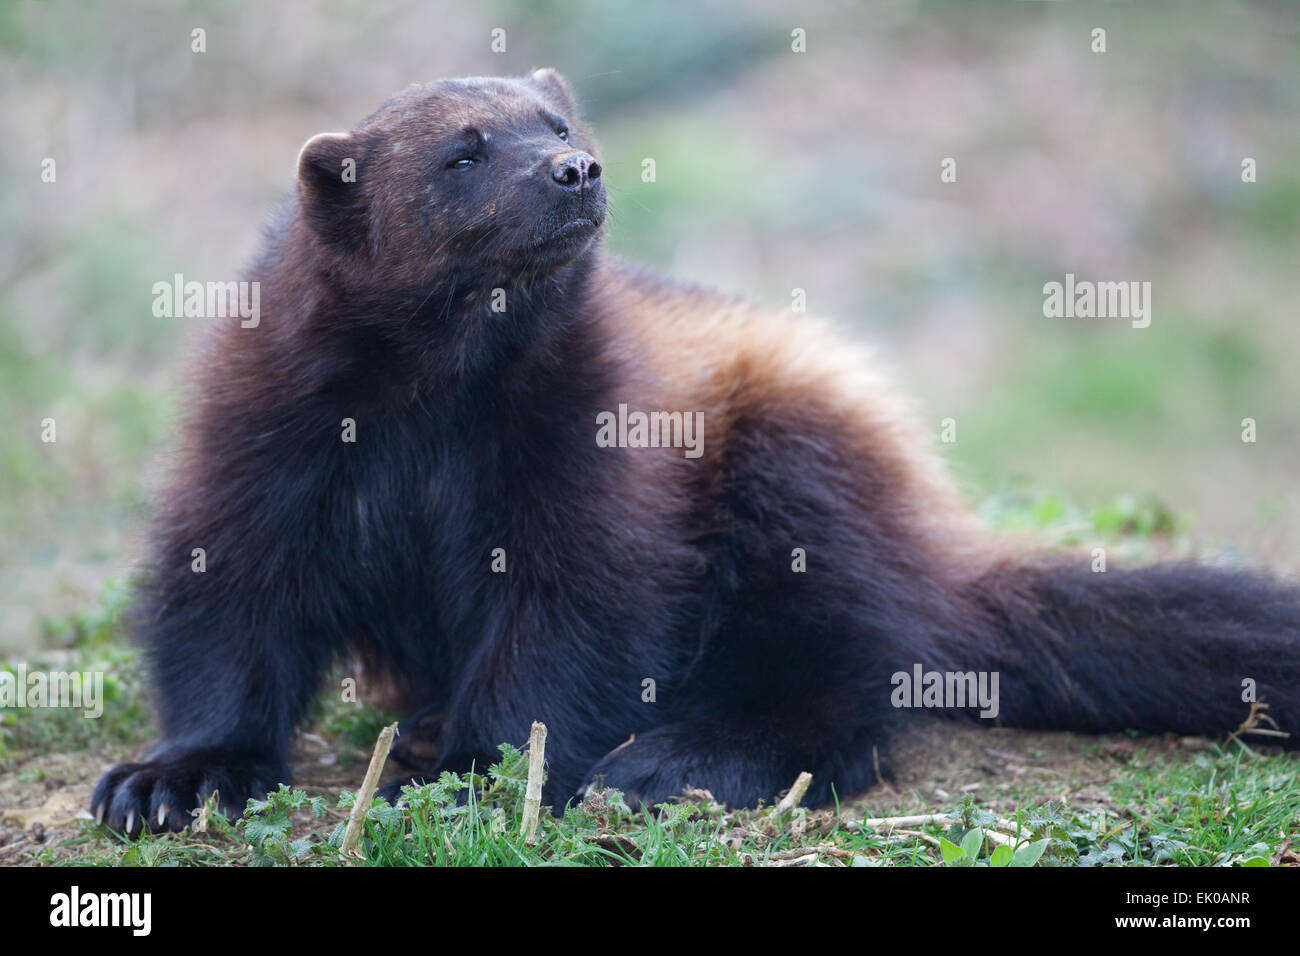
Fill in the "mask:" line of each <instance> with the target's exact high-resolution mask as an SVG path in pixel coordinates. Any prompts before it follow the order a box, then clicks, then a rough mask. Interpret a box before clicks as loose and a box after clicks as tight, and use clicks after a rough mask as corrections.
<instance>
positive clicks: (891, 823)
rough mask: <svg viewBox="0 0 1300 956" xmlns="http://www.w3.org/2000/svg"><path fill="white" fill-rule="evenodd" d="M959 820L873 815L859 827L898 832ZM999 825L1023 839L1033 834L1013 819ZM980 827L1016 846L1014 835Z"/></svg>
mask: <svg viewBox="0 0 1300 956" xmlns="http://www.w3.org/2000/svg"><path fill="white" fill-rule="evenodd" d="M959 822H961V821H960V820H958V819H957V818H956V817H950V816H948V815H947V814H946V813H919V814H915V815H913V816H907V817H873V818H872V819H869V820H863V821H862V822H861V823H859V824H858V827H859V828H862V827H870V828H871V829H873V830H875V829H878V828H880V827H889V828H890V829H891V830H894V832H896V833H897V832H901V831H899V830H898V828H899V827H916V826H927V825H933V826H947V825H948V824H952V823H959ZM998 826H1000V827H1002V829H1004V830H1010V831H1011V832H1012V833H1017V834H1020V835H1021V839H1028V838H1029V836H1030V835H1031V834H1027V833H1026V832H1025V831H1024V830H1022V829H1020V828H1019V827H1017V826H1016V824H1015V823H1014V822H1012V821H1011V820H999V821H998ZM980 829H982V830H983V831H984V832H985V833H986V834H988V838H989V839H990V840H992V841H993V842H994V843H1007V844H1009V845H1012V846H1014V845H1015V843H1016V839H1015V838H1014V837H1008V836H1005V835H1004V834H1001V833H998V832H997V831H996V830H991V829H989V828H988V827H980Z"/></svg>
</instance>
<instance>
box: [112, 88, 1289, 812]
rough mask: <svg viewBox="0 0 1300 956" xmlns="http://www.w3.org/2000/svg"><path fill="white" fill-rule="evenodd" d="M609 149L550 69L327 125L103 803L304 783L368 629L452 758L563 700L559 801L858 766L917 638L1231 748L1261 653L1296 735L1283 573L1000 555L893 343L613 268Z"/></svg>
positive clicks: (229, 348)
mask: <svg viewBox="0 0 1300 956" xmlns="http://www.w3.org/2000/svg"><path fill="white" fill-rule="evenodd" d="M561 128H564V129H567V140H566V139H562V138H561V136H560V130H561ZM595 152H596V148H595V146H594V144H593V142H592V140H591V137H590V133H589V131H587V130H586V129H585V128H584V127H583V126H582V125H581V124H580V122H579V120H578V117H577V115H576V107H575V105H574V102H573V98H572V96H571V94H570V93H569V91H568V89H567V87H566V86H565V85H564V83H563V81H562V80H561V79H560V78H559V77H558V76H557V75H556V74H554V73H553V72H551V71H539V72H538V73H536V74H534V75H533V76H531V77H528V78H525V79H500V80H499V79H473V80H455V81H444V82H440V83H434V84H431V85H429V86H424V87H413V88H412V89H410V90H407V91H406V92H405V93H403V94H401V95H400V96H398V97H396V98H394V99H393V100H390V101H389V102H388V103H386V104H385V105H384V106H382V107H381V108H380V109H379V110H378V111H377V112H376V113H375V114H374V115H372V116H371V117H369V118H368V119H367V120H365V121H364V122H363V123H362V124H360V125H359V126H358V127H357V128H356V129H355V130H353V131H351V132H350V133H345V134H327V135H324V136H320V137H316V138H314V139H312V140H311V141H309V142H308V144H307V145H306V146H305V147H304V149H303V152H302V155H301V157H300V159H299V180H298V191H297V196H296V198H295V200H294V201H293V202H292V203H291V204H289V206H288V207H287V208H286V210H285V211H284V213H283V215H282V217H281V218H280V220H279V221H278V222H277V224H276V225H275V226H274V227H273V229H272V230H271V234H270V237H269V241H268V244H267V247H266V251H265V253H264V254H263V256H262V257H261V259H260V260H259V262H258V263H257V264H256V266H255V267H254V269H253V271H252V274H251V276H250V278H253V279H257V280H259V281H261V283H262V302H263V303H264V306H263V310H264V315H263V318H262V321H261V324H260V326H259V327H258V328H257V329H242V328H239V327H238V325H237V323H234V322H232V323H230V324H228V325H226V326H223V327H221V328H219V329H218V330H217V331H216V332H215V333H214V335H213V336H212V337H211V340H210V343H209V347H208V349H207V352H206V354H205V357H204V359H203V361H202V362H201V363H200V364H199V366H198V371H197V375H196V380H195V387H194V394H193V398H192V404H191V413H190V417H189V421H188V425H187V427H186V430H185V437H184V442H183V445H182V450H181V454H180V460H179V462H178V465H177V468H176V472H175V480H174V482H173V483H172V485H171V487H170V491H169V492H168V493H167V494H166V495H165V496H164V498H163V500H162V502H161V504H160V508H159V515H158V519H157V524H156V528H155V534H154V539H153V541H154V543H153V551H152V558H151V562H150V565H149V575H148V578H147V581H146V582H145V587H144V590H143V593H142V596H141V603H140V614H139V629H140V632H141V636H142V638H143V639H144V641H145V642H146V644H147V646H148V648H149V659H150V663H151V666H152V669H153V674H154V687H155V691H156V694H157V699H158V705H159V715H160V719H161V723H162V728H163V734H164V737H163V740H162V742H161V743H160V744H159V745H158V747H157V748H156V749H155V750H154V751H153V752H152V753H151V754H150V755H149V756H148V758H147V759H146V760H145V761H144V762H142V763H136V764H126V765H123V766H120V767H117V768H115V769H114V770H112V771H110V772H109V773H108V774H107V775H106V776H105V777H104V779H103V780H102V781H101V782H100V785H99V787H98V788H97V789H96V792H95V796H94V804H95V807H96V810H97V812H98V813H99V814H100V815H101V817H102V818H103V819H105V820H107V822H108V823H109V824H110V825H112V826H114V827H118V828H126V829H138V828H139V826H140V825H141V823H142V821H146V820H147V821H150V822H151V824H159V823H160V824H161V825H163V826H170V827H178V826H182V825H184V824H185V822H186V821H187V816H186V811H187V810H189V809H190V808H192V807H193V806H194V805H195V803H196V799H197V794H200V793H207V792H209V791H211V790H213V789H219V790H220V792H221V797H222V800H223V802H224V803H225V804H226V805H227V806H229V807H231V808H234V809H238V808H239V807H241V806H242V804H243V801H244V799H245V798H247V797H248V796H250V795H253V794H257V793H261V792H263V791H264V790H265V789H266V788H267V787H271V786H274V785H275V784H276V783H277V782H279V781H283V780H286V779H287V777H288V773H287V758H288V751H289V746H290V742H291V739H292V733H293V730H294V728H295V726H296V725H297V724H298V722H299V721H300V719H301V718H302V715H303V713H304V711H305V709H306V707H307V705H308V702H309V701H310V700H311V698H312V696H313V695H314V694H315V693H316V691H317V690H318V687H319V681H320V678H321V675H322V674H323V673H324V671H325V669H326V667H327V666H328V665H329V664H330V662H331V661H332V660H334V659H336V658H337V657H338V656H339V655H343V654H348V653H356V652H360V653H362V654H364V655H366V656H367V657H368V658H369V659H371V660H373V661H375V662H376V663H377V664H378V665H380V666H382V667H384V668H386V669H387V670H388V671H389V672H390V673H391V675H392V677H393V679H394V680H395V681H396V682H397V684H398V686H399V687H400V689H401V691H402V693H403V695H404V697H405V698H406V699H407V701H408V703H409V706H410V708H411V710H412V711H414V712H418V717H419V719H418V720H417V721H416V722H415V723H416V724H419V725H421V726H422V727H424V729H426V730H427V729H428V727H429V725H433V726H434V727H435V728H436V729H437V732H438V740H437V746H436V750H437V752H438V753H439V754H440V757H439V760H438V762H437V764H436V765H435V766H430V767H428V768H427V772H428V773H430V774H432V773H434V772H436V771H437V770H439V769H442V768H448V769H457V770H463V769H466V768H467V767H468V766H469V764H470V763H471V762H473V761H477V762H478V764H479V765H480V766H482V765H483V764H485V763H486V762H489V761H491V760H492V758H493V755H494V753H495V749H496V746H497V745H498V744H499V743H501V742H503V741H511V742H515V743H521V742H522V741H524V740H525V739H526V738H527V734H528V726H529V724H530V723H531V722H532V721H533V720H542V721H545V722H546V723H547V725H548V726H549V728H550V739H549V743H548V748H547V756H548V758H549V781H548V789H547V794H546V795H547V799H548V801H549V802H551V803H553V804H554V805H556V806H559V805H562V804H563V803H564V802H565V801H566V800H568V799H569V798H571V797H572V796H573V795H574V794H575V793H576V792H578V791H579V790H580V788H581V787H582V786H583V785H584V784H585V783H587V782H588V781H590V780H591V779H593V778H594V777H603V778H604V779H605V781H606V782H607V783H608V784H610V785H613V786H617V787H619V788H621V789H623V790H624V791H626V792H627V794H628V795H629V797H630V798H631V799H632V800H634V801H637V800H642V801H646V802H654V801H659V800H662V799H664V798H666V797H668V796H670V795H672V794H674V793H677V792H679V791H681V790H682V789H683V788H684V787H686V786H694V787H704V788H708V789H709V790H711V791H712V792H713V793H714V794H715V795H716V796H717V797H718V798H719V799H721V800H724V801H726V802H728V803H732V804H753V803H755V802H756V801H759V800H765V799H770V798H771V797H772V796H773V795H774V794H776V793H777V791H779V790H780V789H782V788H783V787H786V786H788V785H789V784H790V782H791V781H793V780H794V778H795V776H796V775H797V774H798V773H799V772H800V771H803V770H808V771H812V773H813V777H814V783H813V789H812V791H811V795H810V798H809V799H810V802H813V803H824V802H827V801H829V800H830V799H831V798H832V795H833V793H834V792H835V791H838V792H840V793H851V792H853V791H856V790H860V789H862V788H863V787H865V786H866V785H867V784H869V783H870V782H871V780H872V779H873V757H872V752H873V747H874V746H875V745H877V744H883V743H884V742H885V738H886V736H887V731H888V729H889V727H890V726H891V724H892V722H893V720H894V719H895V718H896V716H897V715H898V713H899V711H897V710H896V709H895V708H893V707H892V706H891V703H890V696H891V690H892V686H891V675H893V674H894V673H895V672H897V671H908V670H910V669H911V667H912V665H913V664H914V663H920V664H922V665H923V666H924V667H925V668H926V669H934V670H956V671H971V670H989V671H998V672H999V673H1000V674H1001V675H1002V683H1001V697H1002V719H1003V720H1005V721H1006V722H1008V723H1013V724H1020V725H1024V726H1034V727H1071V728H1075V729H1079V730H1089V731H1100V730H1120V729H1124V728H1127V727H1134V728H1137V729H1141V730H1165V729H1173V730H1177V731H1181V732H1189V733H1204V734H1218V733H1222V732H1225V731H1229V730H1231V729H1233V728H1235V727H1236V726H1237V725H1238V724H1239V723H1240V721H1241V720H1242V718H1243V717H1244V716H1245V714H1246V711H1247V707H1246V705H1245V704H1243V703H1242V700H1241V681H1242V679H1243V678H1245V677H1250V678H1254V679H1255V680H1257V681H1258V682H1259V685H1260V688H1261V693H1262V694H1263V695H1264V696H1266V697H1268V698H1269V700H1270V702H1271V703H1272V704H1273V707H1274V709H1273V711H1272V713H1273V716H1275V717H1276V718H1277V719H1278V720H1279V722H1280V723H1281V724H1282V725H1283V726H1284V728H1286V729H1291V730H1295V729H1298V728H1300V691H1298V690H1297V688H1298V687H1300V658H1298V655H1297V650H1298V649H1300V637H1298V635H1300V597H1297V593H1296V591H1295V590H1294V589H1292V588H1290V587H1287V586H1284V585H1281V584H1277V583H1274V582H1273V581H1271V580H1269V579H1268V578H1266V577H1261V576H1256V575H1253V574H1250V573H1247V572H1245V571H1225V570H1212V569H1206V568H1200V567H1195V566H1183V565H1180V566H1169V567H1157V568H1149V569H1142V570H1137V571H1132V572H1113V571H1112V572H1108V573H1106V574H1092V573H1091V572H1090V570H1089V567H1088V564H1087V562H1086V561H1085V560H1074V559H1036V560H1030V559H1026V558H1021V557H1019V556H1017V555H1016V553H1014V552H1012V551H1011V550H1009V549H1008V548H1007V546H1005V545H1004V544H999V543H994V542H992V541H991V540H989V539H988V538H987V537H986V536H985V535H984V534H983V533H982V532H981V531H980V530H979V529H978V528H977V527H976V526H975V525H974V523H973V521H972V519H971V518H970V517H969V515H968V514H967V512H966V510H965V508H964V507H963V505H962V503H961V502H960V500H959V499H958V497H957V496H956V495H955V494H954V492H953V491H952V489H951V488H950V487H949V485H948V483H947V482H946V480H945V479H944V477H943V475H942V473H941V471H940V469H939V468H938V467H937V465H936V463H935V461H934V460H933V458H932V457H931V454H930V451H929V449H928V441H927V440H926V439H925V438H924V435H923V433H922V432H921V431H920V430H918V429H916V428H915V427H914V426H913V424H912V419H911V416H910V413H909V412H908V409H907V408H906V406H905V405H904V404H903V403H902V402H901V401H900V400H899V399H898V398H897V396H896V395H895V393H894V392H893V391H892V390H891V389H890V387H889V386H888V384H887V382H886V381H885V380H884V379H883V378H882V377H881V376H880V375H879V373H878V372H876V371H875V370H874V367H873V364H872V361H871V359H870V357H869V356H867V355H865V354H863V353H861V352H859V351H856V350H853V349H851V348H847V347H846V346H845V345H844V343H843V342H842V341H840V340H839V339H837V338H836V337H834V336H833V335H832V334H831V333H830V332H828V331H827V330H825V329H823V328H822V327H820V326H818V325H816V324H814V323H812V322H811V321H809V320H805V319H803V318H802V317H801V318H799V319H798V320H795V319H792V318H790V317H788V316H776V315H767V314H764V313H761V312H758V311H756V310H754V309H751V308H750V307H748V306H747V305H745V304H744V303H742V302H739V301H736V300H732V299H728V298H725V297H722V296H719V295H717V294H715V293H712V292H709V291H705V290H701V289H696V288H689V287H685V286H681V285H678V284H675V283H671V282H669V281H667V280H664V279H661V278H658V277H656V276H653V275H650V274H648V273H644V272H640V271H637V270H635V269H631V268H628V267H626V266H623V265H619V264H616V263H613V262H611V261H609V260H608V259H607V258H605V257H604V256H603V255H602V253H601V252H600V250H599V247H598V243H597V241H596V236H597V234H598V232H599V229H600V226H601V223H602V222H603V219H604V209H605V198H604V189H603V180H602V179H601V176H600V172H601V171H600V169H599V165H598V163H597V162H596V160H595V159H594V154H595ZM458 158H470V159H472V160H473V162H471V163H470V164H469V165H468V166H463V168H458V167H457V166H456V165H455V163H456V161H457V159H458ZM349 159H352V160H355V162H356V167H357V181H356V182H355V183H348V182H344V181H343V180H342V179H341V178H340V176H339V172H340V169H341V168H342V166H343V164H344V163H345V161H346V160H349ZM566 224H571V225H568V226H566ZM557 230H558V231H557ZM498 289H499V290H504V295H505V298H506V302H507V309H506V311H504V312H494V311H492V309H491V308H490V306H491V303H492V301H493V296H494V290H498ZM620 404H626V405H628V406H630V408H632V409H641V410H646V411H651V410H664V411H681V412H686V413H691V412H696V411H698V412H702V413H703V416H704V423H705V431H704V441H703V454H702V456H701V457H699V458H694V459H693V458H687V457H684V455H683V453H682V450H681V449H679V448H602V447H597V444H596V441H595V433H596V416H597V414H598V413H600V412H602V411H613V410H616V409H617V408H618V406H619V405H620ZM344 419H353V420H355V422H356V430H357V441H356V442H355V443H353V444H349V443H345V442H342V441H341V440H340V430H341V423H342V421H343V420H344ZM196 547H203V548H205V549H206V550H207V555H208V558H207V561H208V564H207V570H206V571H205V572H204V573H202V574H195V573H193V572H192V570H191V567H190V555H191V550H192V549H193V548H196ZM497 548H502V549H504V551H505V555H506V561H507V570H506V571H505V573H494V572H493V571H492V570H491V564H492V554H493V551H494V549H497ZM795 549H803V550H804V551H805V552H806V555H807V570H806V571H803V572H799V571H795V570H794V569H793V567H792V562H793V557H792V553H793V552H794V550H795ZM647 678H648V679H652V680H654V681H655V682H656V685H657V694H656V698H657V699H656V700H655V701H654V702H647V701H645V700H643V699H642V686H643V684H642V682H643V680H645V679H647ZM968 711H969V708H968V709H967V712H962V713H960V714H957V716H969V713H968ZM633 735H635V738H634V739H633V740H632V742H631V743H630V744H628V745H627V746H620V745H622V744H624V742H625V741H628V740H629V738H632V737H633Z"/></svg>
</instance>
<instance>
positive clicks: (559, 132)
mask: <svg viewBox="0 0 1300 956" xmlns="http://www.w3.org/2000/svg"><path fill="white" fill-rule="evenodd" d="M555 135H556V136H558V137H560V139H562V140H564V141H565V142H566V143H567V142H568V141H569V131H568V130H567V129H565V128H564V127H563V126H561V127H560V128H559V129H557V130H556V131H555Z"/></svg>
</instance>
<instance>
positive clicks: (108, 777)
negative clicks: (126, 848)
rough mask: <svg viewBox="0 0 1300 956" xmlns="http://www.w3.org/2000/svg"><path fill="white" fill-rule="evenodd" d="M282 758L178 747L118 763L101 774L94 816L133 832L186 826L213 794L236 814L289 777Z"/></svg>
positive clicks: (93, 801) (121, 830)
mask: <svg viewBox="0 0 1300 956" xmlns="http://www.w3.org/2000/svg"><path fill="white" fill-rule="evenodd" d="M288 780H289V768H288V767H287V766H285V765H284V764H283V763H281V762H279V761H274V760H267V759H265V758H261V757H256V756H252V755H247V754H238V753H233V752H230V751H225V750H178V751H174V752H172V753H162V754H159V755H158V756H157V757H155V758H154V759H152V760H147V761H145V762H143V763H124V764H118V765H117V766H116V767H114V768H113V769H112V770H110V771H108V773H106V774H104V776H103V777H101V778H100V780H99V783H98V784H97V785H96V786H95V793H94V795H93V796H92V797H91V798H90V812H91V813H93V814H94V815H95V821H96V822H97V823H101V824H103V825H105V826H107V827H108V828H109V829H111V830H116V831H118V832H119V833H124V834H126V835H127V836H135V835H137V834H139V833H141V832H143V830H144V828H145V827H148V828H149V829H150V830H152V831H154V832H159V831H163V830H183V829H184V828H185V827H187V826H188V825H189V823H190V813H191V811H192V810H194V809H195V808H196V807H198V806H200V805H201V804H202V803H203V801H204V800H206V799H207V798H208V797H209V796H210V795H212V794H213V793H216V794H217V795H218V805H219V806H220V809H221V812H222V813H224V814H225V815H226V816H227V817H230V818H231V819H237V818H238V817H239V816H241V815H242V814H243V812H244V806H245V804H247V802H248V799H249V798H250V797H262V796H265V795H266V792H267V790H268V789H270V788H272V787H275V786H278V785H279V784H280V783H281V782H286V783H287V782H288Z"/></svg>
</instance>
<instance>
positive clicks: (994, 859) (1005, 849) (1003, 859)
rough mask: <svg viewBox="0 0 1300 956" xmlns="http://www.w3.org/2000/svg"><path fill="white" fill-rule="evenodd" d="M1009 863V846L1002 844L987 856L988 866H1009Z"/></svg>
mask: <svg viewBox="0 0 1300 956" xmlns="http://www.w3.org/2000/svg"><path fill="white" fill-rule="evenodd" d="M1010 864H1011V847H1009V846H1007V845H1005V844H1003V845H1002V846H999V847H996V848H995V849H994V850H993V855H992V856H991V857H989V866H1009V865H1010Z"/></svg>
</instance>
